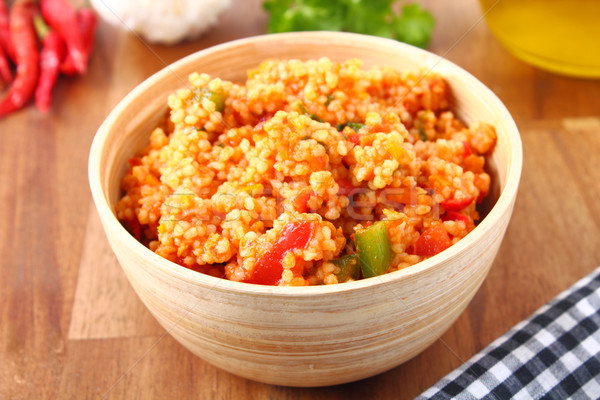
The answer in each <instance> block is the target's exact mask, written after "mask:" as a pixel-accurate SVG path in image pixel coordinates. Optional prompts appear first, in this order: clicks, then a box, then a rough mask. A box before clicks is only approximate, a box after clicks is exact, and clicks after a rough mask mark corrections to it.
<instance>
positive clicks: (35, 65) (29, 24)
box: [0, 0, 40, 116]
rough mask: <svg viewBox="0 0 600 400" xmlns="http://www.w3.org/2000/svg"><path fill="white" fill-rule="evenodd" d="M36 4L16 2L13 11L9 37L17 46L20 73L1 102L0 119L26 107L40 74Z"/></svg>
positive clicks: (11, 10) (22, 1)
mask: <svg viewBox="0 0 600 400" xmlns="http://www.w3.org/2000/svg"><path fill="white" fill-rule="evenodd" d="M34 13H35V4H34V3H33V2H32V1H29V0H17V1H16V2H15V3H13V5H12V7H11V9H10V36H11V40H12V42H13V45H14V46H15V52H16V55H15V62H16V64H17V73H16V76H15V79H14V81H13V82H12V84H11V86H10V88H9V90H8V92H7V93H6V94H5V96H4V97H3V98H2V99H1V100H0V116H3V115H6V114H8V113H11V112H13V111H15V110H18V109H19V108H21V107H23V106H24V105H25V104H26V103H27V102H28V101H29V100H30V99H31V97H32V96H33V92H34V91H35V87H36V84H37V80H38V74H39V63H40V62H39V60H40V54H39V50H38V44H37V35H36V33H35V29H34V27H33V16H34Z"/></svg>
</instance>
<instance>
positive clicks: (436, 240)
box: [413, 222, 452, 257]
mask: <svg viewBox="0 0 600 400" xmlns="http://www.w3.org/2000/svg"><path fill="white" fill-rule="evenodd" d="M450 246H452V241H451V240H450V237H449V236H448V233H447V232H446V229H444V224H443V223H441V222H434V223H433V224H431V225H430V226H429V228H427V229H425V231H424V232H423V233H422V234H421V236H419V238H418V239H417V241H416V242H415V244H414V246H413V247H414V252H415V254H416V255H418V256H422V257H432V256H435V255H436V254H438V253H439V252H441V251H443V250H446V249H447V248H448V247H450Z"/></svg>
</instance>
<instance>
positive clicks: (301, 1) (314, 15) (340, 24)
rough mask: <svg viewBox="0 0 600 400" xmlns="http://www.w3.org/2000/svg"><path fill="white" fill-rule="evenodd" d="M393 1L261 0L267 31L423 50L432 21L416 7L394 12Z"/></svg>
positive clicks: (430, 17) (410, 5)
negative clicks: (352, 36) (376, 39)
mask: <svg viewBox="0 0 600 400" xmlns="http://www.w3.org/2000/svg"><path fill="white" fill-rule="evenodd" d="M397 2H398V1H397V0H328V1H323V0H265V1H264V3H263V6H264V8H265V10H267V12H268V13H269V21H268V24H267V31H268V32H269V33H275V32H290V31H319V30H327V31H347V32H357V33H363V34H367V35H375V36H382V37H387V38H392V39H396V40H399V41H401V42H405V43H409V44H412V45H414V46H418V47H422V48H424V47H426V46H427V44H428V43H429V41H430V39H431V32H432V30H433V26H434V24H435V20H434V18H433V16H432V15H431V13H429V12H428V11H427V10H424V9H423V8H421V6H420V5H419V4H417V3H410V4H406V5H404V6H403V7H402V9H401V12H399V13H397V12H395V11H394V10H395V6H394V5H395V4H396V3H397Z"/></svg>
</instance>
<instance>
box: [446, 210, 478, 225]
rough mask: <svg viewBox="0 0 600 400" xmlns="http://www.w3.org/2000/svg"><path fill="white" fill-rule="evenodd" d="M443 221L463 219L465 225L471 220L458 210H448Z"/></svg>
mask: <svg viewBox="0 0 600 400" xmlns="http://www.w3.org/2000/svg"><path fill="white" fill-rule="evenodd" d="M442 221H463V222H464V223H465V225H469V223H470V222H471V221H470V220H469V217H467V216H466V215H464V214H461V213H459V212H458V211H446V213H445V214H444V215H442Z"/></svg>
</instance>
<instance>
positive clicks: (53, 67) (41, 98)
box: [34, 15, 66, 112]
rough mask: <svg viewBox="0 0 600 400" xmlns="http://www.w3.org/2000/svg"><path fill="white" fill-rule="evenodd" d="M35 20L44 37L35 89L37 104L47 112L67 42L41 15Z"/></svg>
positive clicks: (39, 33) (39, 31) (41, 35)
mask: <svg viewBox="0 0 600 400" xmlns="http://www.w3.org/2000/svg"><path fill="white" fill-rule="evenodd" d="M34 22H35V25H36V28H37V30H38V35H40V37H42V51H41V53H40V78H39V80H38V85H37V88H36V89H35V105H36V106H37V108H38V109H39V110H40V111H42V112H47V111H48V110H49V109H50V105H51V104H52V89H54V85H56V81H57V80H58V75H59V73H60V63H61V62H62V60H63V58H64V57H65V51H66V49H65V42H64V41H63V39H62V37H61V36H60V35H59V34H58V33H57V32H56V31H54V30H50V29H49V28H48V26H47V25H46V24H45V23H44V21H42V18H41V17H40V16H39V15H37V16H36V17H35V19H34Z"/></svg>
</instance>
